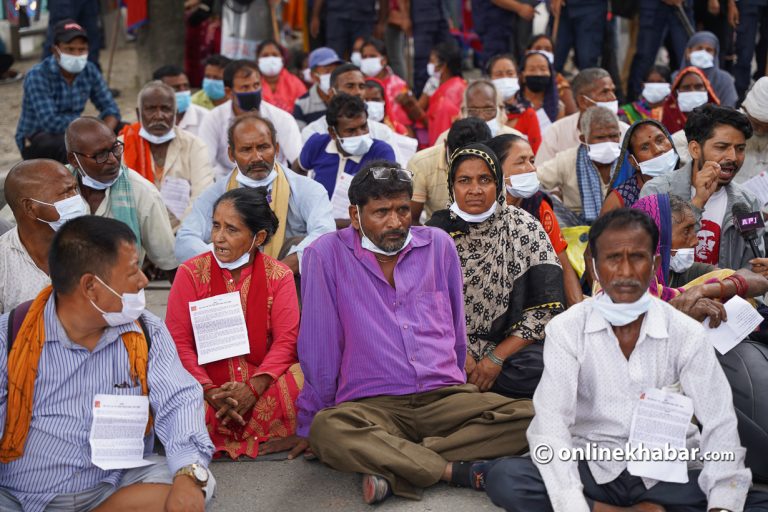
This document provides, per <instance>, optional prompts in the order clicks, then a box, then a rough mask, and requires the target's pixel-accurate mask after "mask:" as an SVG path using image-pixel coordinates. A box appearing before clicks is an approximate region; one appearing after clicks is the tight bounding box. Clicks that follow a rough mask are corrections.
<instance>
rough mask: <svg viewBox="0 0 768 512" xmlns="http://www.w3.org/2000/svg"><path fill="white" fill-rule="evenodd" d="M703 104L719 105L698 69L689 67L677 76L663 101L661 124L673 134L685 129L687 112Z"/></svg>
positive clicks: (707, 82) (712, 90)
mask: <svg viewBox="0 0 768 512" xmlns="http://www.w3.org/2000/svg"><path fill="white" fill-rule="evenodd" d="M705 103H713V104H715V105H719V104H720V99H719V98H718V97H717V95H716V94H715V91H714V89H712V85H711V84H710V83H709V80H708V79H707V76H706V75H705V74H704V72H703V71H701V70H700V69H699V68H697V67H695V66H690V67H687V68H685V69H683V70H682V71H680V73H678V74H677V78H675V81H674V82H673V83H672V92H671V93H670V95H669V96H667V99H666V100H664V105H663V111H662V114H661V124H663V125H664V127H665V128H666V129H667V130H668V131H669V133H671V134H674V133H675V132H678V131H680V130H682V129H683V128H685V121H686V119H688V112H690V111H692V110H693V109H694V108H696V107H700V106H701V105H704V104H705Z"/></svg>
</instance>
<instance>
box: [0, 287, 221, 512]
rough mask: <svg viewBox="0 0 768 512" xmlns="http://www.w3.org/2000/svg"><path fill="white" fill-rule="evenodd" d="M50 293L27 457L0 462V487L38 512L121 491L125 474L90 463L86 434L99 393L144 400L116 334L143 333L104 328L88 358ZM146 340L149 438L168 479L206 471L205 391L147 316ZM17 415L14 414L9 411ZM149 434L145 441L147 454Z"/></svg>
mask: <svg viewBox="0 0 768 512" xmlns="http://www.w3.org/2000/svg"><path fill="white" fill-rule="evenodd" d="M54 297H55V295H51V298H50V299H48V303H47V304H46V306H45V309H44V313H43V315H44V322H45V334H46V339H45V344H44V346H43V351H42V353H41V354H40V361H39V365H38V374H37V378H36V379H35V394H34V401H33V407H32V423H31V425H30V428H29V434H28V436H27V442H26V445H25V447H24V455H22V456H21V457H20V458H18V459H16V460H15V461H13V462H10V463H8V464H0V487H2V488H3V489H5V490H7V491H9V492H10V493H11V494H13V496H14V497H15V498H16V499H17V500H19V501H20V502H21V505H22V507H23V508H24V510H25V511H26V512H39V511H42V510H44V509H45V507H46V505H47V504H48V502H50V501H51V500H52V499H53V498H55V497H56V496H58V495H60V494H68V493H77V492H82V491H85V490H88V489H91V488H93V487H95V486H96V485H98V484H100V483H102V482H104V483H109V484H112V485H115V486H116V485H118V484H119V483H120V480H121V479H122V477H123V473H124V472H125V471H124V470H110V471H105V470H103V469H100V468H98V467H97V466H95V465H93V463H92V462H91V447H90V444H89V435H90V429H91V423H92V421H93V413H92V409H91V407H92V402H93V397H94V396H95V395H96V394H97V393H105V394H112V395H115V394H120V395H141V386H140V385H139V386H136V387H127V388H116V387H115V385H116V384H122V383H126V382H127V383H130V382H131V378H130V375H129V369H130V366H129V364H128V352H127V351H126V349H125V345H124V344H123V342H122V339H121V338H120V336H121V335H122V334H123V333H125V332H129V331H138V332H141V330H140V328H139V327H138V326H137V325H136V324H135V323H131V324H124V325H121V326H118V327H108V328H107V329H105V330H104V333H103V334H102V336H101V339H100V340H99V343H98V344H97V345H96V348H95V349H94V350H93V352H89V351H88V350H87V349H86V348H85V347H82V346H80V345H78V344H76V343H73V342H72V341H71V340H70V339H69V337H68V336H67V333H66V331H65V330H64V327H62V325H61V322H60V321H59V318H58V316H57V315H56V303H55V300H54ZM144 322H145V324H146V326H147V330H148V332H149V335H150V337H151V340H152V342H151V346H150V349H149V365H148V370H147V384H148V387H149V403H150V406H151V408H152V414H153V417H154V429H153V430H154V432H156V433H157V435H158V437H159V438H160V440H161V441H162V442H163V445H164V446H165V450H166V456H167V462H168V466H169V468H170V470H171V474H175V473H176V471H178V470H179V469H180V468H182V467H184V466H187V465H189V464H195V463H198V464H202V465H204V466H206V467H207V466H208V463H209V462H210V460H211V456H212V455H213V444H212V443H211V439H210V437H209V436H208V431H207V430H206V427H205V415H204V409H203V390H202V388H201V387H200V384H198V383H197V381H196V380H195V379H194V378H193V377H192V376H191V375H190V374H189V373H187V371H186V370H185V369H184V367H183V366H182V365H181V361H180V360H179V356H178V354H177V352H176V345H175V344H174V342H173V339H171V335H170V334H169V333H168V329H167V328H166V327H165V325H164V324H163V323H162V321H161V320H160V319H159V318H157V317H156V316H155V315H153V314H151V313H148V312H147V313H144ZM7 333H8V315H7V314H6V315H2V316H0V436H2V433H3V431H4V429H5V417H6V414H7V411H6V408H7V404H8V340H7V339H6V338H7ZM10 413H11V414H14V413H15V412H14V411H10ZM153 445H154V435H153V434H152V433H150V435H149V436H147V437H146V438H145V450H144V451H145V454H150V453H152V447H153Z"/></svg>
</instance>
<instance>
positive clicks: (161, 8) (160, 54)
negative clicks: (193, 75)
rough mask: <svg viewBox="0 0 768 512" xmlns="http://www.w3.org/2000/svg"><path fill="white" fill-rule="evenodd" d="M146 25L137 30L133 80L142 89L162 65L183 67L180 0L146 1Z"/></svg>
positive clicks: (182, 2) (181, 1) (182, 8)
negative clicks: (147, 20)
mask: <svg viewBox="0 0 768 512" xmlns="http://www.w3.org/2000/svg"><path fill="white" fill-rule="evenodd" d="M147 12H148V15H149V22H148V23H147V24H146V25H144V26H143V27H141V28H140V29H139V32H138V34H137V39H136V53H137V54H138V62H139V66H138V67H137V69H136V78H137V79H138V81H139V85H142V84H144V83H146V82H147V81H149V80H150V79H151V78H152V72H153V71H154V70H155V69H157V68H159V67H160V66H164V65H166V64H176V65H177V66H179V67H182V68H183V67H184V39H185V38H184V31H185V28H184V0H147Z"/></svg>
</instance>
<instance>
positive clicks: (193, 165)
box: [120, 80, 213, 228]
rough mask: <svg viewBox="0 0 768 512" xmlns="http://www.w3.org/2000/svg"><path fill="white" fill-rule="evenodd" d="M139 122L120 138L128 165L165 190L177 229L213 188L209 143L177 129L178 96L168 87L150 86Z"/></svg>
mask: <svg viewBox="0 0 768 512" xmlns="http://www.w3.org/2000/svg"><path fill="white" fill-rule="evenodd" d="M136 115H137V117H138V118H139V121H138V122H136V123H134V124H132V125H126V126H125V128H123V131H122V132H121V133H120V139H121V140H122V141H123V143H124V144H125V151H124V152H123V164H124V165H125V166H126V167H128V168H129V169H133V170H134V171H136V172H138V173H139V174H141V175H142V176H144V177H145V178H146V179H147V180H149V181H151V182H152V183H154V184H155V186H156V187H157V188H158V189H159V190H160V194H161V195H162V197H163V201H164V202H165V206H166V208H167V209H168V216H169V218H170V221H171V226H173V227H174V228H175V227H178V225H179V223H180V222H181V220H182V219H183V218H184V216H185V215H186V214H187V212H188V211H189V210H190V209H191V207H192V203H193V202H194V201H195V200H196V199H197V197H198V196H199V195H200V194H201V193H202V192H203V190H205V189H206V188H208V186H210V184H211V183H213V170H212V169H211V165H210V163H209V161H208V149H207V147H206V145H205V143H204V142H203V141H202V140H201V139H199V138H198V137H196V136H195V135H193V134H191V133H189V132H188V131H186V130H184V129H182V128H179V127H178V126H176V125H175V117H176V93H175V92H174V90H173V89H172V88H171V87H170V86H168V85H166V84H165V83H163V82H161V81H159V80H156V81H153V82H149V83H148V84H147V85H145V86H144V88H142V89H141V92H139V99H138V108H137V109H136Z"/></svg>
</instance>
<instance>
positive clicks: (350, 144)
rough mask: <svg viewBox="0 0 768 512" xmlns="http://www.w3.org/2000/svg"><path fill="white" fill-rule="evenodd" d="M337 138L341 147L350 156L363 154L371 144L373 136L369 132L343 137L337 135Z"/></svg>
mask: <svg viewBox="0 0 768 512" xmlns="http://www.w3.org/2000/svg"><path fill="white" fill-rule="evenodd" d="M337 136H338V134H337ZM337 140H338V141H339V144H341V149H343V150H344V151H346V152H347V153H349V154H350V155H352V156H363V155H364V154H366V153H367V152H368V150H369V149H371V146H373V138H372V137H371V134H370V133H364V134H362V135H355V136H354V137H344V138H343V139H342V138H341V137H339V138H338V139H337Z"/></svg>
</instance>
